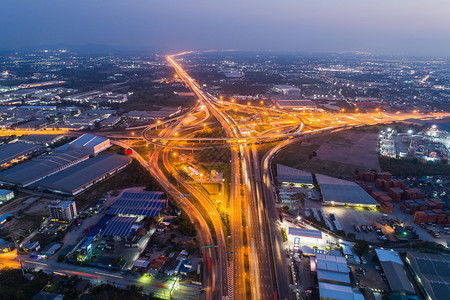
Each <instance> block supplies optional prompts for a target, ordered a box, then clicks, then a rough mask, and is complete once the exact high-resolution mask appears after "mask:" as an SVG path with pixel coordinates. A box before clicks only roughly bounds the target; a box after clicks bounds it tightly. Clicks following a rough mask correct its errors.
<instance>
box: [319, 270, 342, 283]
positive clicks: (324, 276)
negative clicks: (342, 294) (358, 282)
mask: <svg viewBox="0 0 450 300" xmlns="http://www.w3.org/2000/svg"><path fill="white" fill-rule="evenodd" d="M347 271H348V269H347ZM317 279H318V280H319V281H323V280H328V281H335V282H342V283H346V284H350V276H349V275H348V272H347V273H338V272H333V271H326V270H317Z"/></svg>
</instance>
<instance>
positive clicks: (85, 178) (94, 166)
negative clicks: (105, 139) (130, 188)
mask: <svg viewBox="0 0 450 300" xmlns="http://www.w3.org/2000/svg"><path fill="white" fill-rule="evenodd" d="M130 162H131V158H129V157H127V156H123V155H118V154H102V155H99V156H97V157H95V158H91V159H88V160H86V161H84V162H82V163H80V164H78V165H76V166H74V167H72V168H68V169H66V170H64V171H62V172H59V173H58V174H55V175H52V176H49V177H47V178H46V179H44V180H42V181H40V182H39V183H37V184H36V185H35V186H36V187H38V189H39V190H50V191H53V192H56V193H61V194H66V195H77V194H79V193H81V192H82V191H84V190H86V189H88V188H89V187H91V186H93V185H94V184H96V183H97V182H99V181H102V180H103V179H105V178H107V177H109V176H111V175H112V174H114V173H116V172H118V171H120V170H122V169H123V168H125V167H126V166H127V165H128V164H129V163H130Z"/></svg>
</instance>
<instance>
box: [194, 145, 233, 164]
mask: <svg viewBox="0 0 450 300" xmlns="http://www.w3.org/2000/svg"><path fill="white" fill-rule="evenodd" d="M196 159H197V160H198V161H199V162H223V163H227V162H229V161H230V159H231V152H230V149H228V148H218V147H215V146H212V147H208V148H205V149H203V150H202V151H201V152H200V153H199V154H197V157H196Z"/></svg>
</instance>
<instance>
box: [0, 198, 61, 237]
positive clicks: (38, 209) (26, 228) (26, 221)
mask: <svg viewBox="0 0 450 300" xmlns="http://www.w3.org/2000/svg"><path fill="white" fill-rule="evenodd" d="M33 197H37V198H36V200H35V201H34V202H33V201H32V202H27V201H26V200H28V199H30V198H33ZM53 200H54V199H48V198H43V197H39V196H29V195H25V194H22V193H19V194H18V197H17V198H16V199H13V200H12V201H11V202H8V203H7V204H5V205H3V206H2V207H1V208H0V214H4V213H8V214H12V215H13V216H14V218H13V219H12V220H11V221H10V222H7V223H5V224H3V225H2V226H1V229H0V236H1V237H9V238H12V237H13V234H15V235H16V237H20V236H26V235H28V234H30V233H31V232H33V231H34V230H35V229H36V228H37V227H39V225H40V224H41V223H42V221H43V219H44V218H46V217H48V215H49V213H48V206H49V205H50V203H51V202H52V201H53Z"/></svg>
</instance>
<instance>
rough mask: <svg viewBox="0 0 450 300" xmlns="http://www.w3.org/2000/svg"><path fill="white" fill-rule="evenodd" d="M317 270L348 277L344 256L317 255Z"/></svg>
mask: <svg viewBox="0 0 450 300" xmlns="http://www.w3.org/2000/svg"><path fill="white" fill-rule="evenodd" d="M316 260H317V269H318V270H324V271H330V272H335V273H342V274H347V275H348V272H349V270H348V266H347V260H346V259H345V257H342V256H333V255H326V254H317V255H316Z"/></svg>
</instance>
